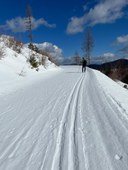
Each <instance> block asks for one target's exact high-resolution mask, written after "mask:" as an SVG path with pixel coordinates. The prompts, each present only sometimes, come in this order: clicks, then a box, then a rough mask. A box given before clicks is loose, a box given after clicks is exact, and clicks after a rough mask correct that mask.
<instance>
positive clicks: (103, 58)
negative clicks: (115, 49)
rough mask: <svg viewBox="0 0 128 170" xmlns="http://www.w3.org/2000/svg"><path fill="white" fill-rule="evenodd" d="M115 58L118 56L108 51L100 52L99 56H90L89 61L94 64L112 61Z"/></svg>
mask: <svg viewBox="0 0 128 170" xmlns="http://www.w3.org/2000/svg"><path fill="white" fill-rule="evenodd" d="M116 59H118V57H117V56H116V55H115V54H114V53H110V52H108V53H104V54H102V55H101V56H100V57H95V58H92V61H91V62H92V63H95V64H102V63H106V62H111V61H114V60H116Z"/></svg>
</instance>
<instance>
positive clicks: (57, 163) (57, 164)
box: [51, 75, 83, 170]
mask: <svg viewBox="0 0 128 170" xmlns="http://www.w3.org/2000/svg"><path fill="white" fill-rule="evenodd" d="M82 80H83V75H82V76H81V77H80V79H79V80H78V81H77V82H76V84H75V85H74V87H73V89H72V91H71V93H70V95H69V98H68V101H67V104H66V106H65V109H64V112H63V116H62V120H61V122H60V127H59V131H58V136H57V144H56V149H55V154H54V157H53V162H52V167H51V170H61V169H62V168H61V166H62V162H61V161H62V155H63V153H62V149H63V147H64V146H63V145H64V143H63V142H64V136H65V130H66V124H67V122H66V121H67V119H68V117H69V114H70V112H69V111H70V106H71V102H72V100H73V97H74V94H75V95H78V94H76V89H77V88H78V87H79V86H80V84H81V81H82Z"/></svg>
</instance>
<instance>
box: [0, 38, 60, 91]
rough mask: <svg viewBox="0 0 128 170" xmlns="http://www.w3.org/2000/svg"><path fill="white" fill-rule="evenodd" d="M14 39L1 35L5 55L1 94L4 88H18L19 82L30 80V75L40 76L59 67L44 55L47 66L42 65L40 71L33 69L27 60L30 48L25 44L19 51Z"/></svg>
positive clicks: (0, 64) (1, 60) (0, 72)
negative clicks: (13, 42)
mask: <svg viewBox="0 0 128 170" xmlns="http://www.w3.org/2000/svg"><path fill="white" fill-rule="evenodd" d="M12 41H13V37H10V36H6V35H1V36H0V51H2V52H3V56H0V82H1V83H0V94H1V92H3V89H4V91H7V89H11V88H10V87H9V86H12V88H16V84H17V83H18V84H20V83H21V81H24V82H25V81H28V79H27V78H28V77H29V78H30V77H33V76H38V75H39V74H42V72H46V71H47V70H53V69H57V67H56V66H55V64H53V63H52V62H50V61H49V60H48V58H47V57H46V56H44V57H45V67H44V66H43V65H40V66H39V68H38V72H37V71H36V69H34V68H33V69H32V68H31V67H32V66H31V65H30V63H29V62H28V61H27V60H28V58H29V53H30V50H29V49H28V48H27V47H25V46H24V45H23V47H22V48H21V52H20V53H17V52H16V51H15V50H14V49H13V46H12V45H11V43H12ZM36 58H37V59H38V60H39V59H40V58H41V55H40V54H37V53H36ZM20 80H21V81H20ZM13 82H15V83H13Z"/></svg>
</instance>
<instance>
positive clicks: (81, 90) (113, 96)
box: [0, 66, 128, 170]
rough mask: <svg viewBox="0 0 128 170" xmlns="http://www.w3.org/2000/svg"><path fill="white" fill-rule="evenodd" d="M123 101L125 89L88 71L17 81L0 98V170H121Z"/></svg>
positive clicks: (127, 137)
mask: <svg viewBox="0 0 128 170" xmlns="http://www.w3.org/2000/svg"><path fill="white" fill-rule="evenodd" d="M35 74H36V73H35ZM30 75H32V74H30ZM3 79H4V78H3ZM1 81H3V80H1ZM16 81H17V80H16ZM16 81H15V80H14V79H13V84H12V86H13V85H15V83H16ZM20 82H21V80H20ZM25 82H28V83H25ZM9 89H10V87H8V88H7V90H9ZM127 103H128V91H127V90H126V89H124V88H122V87H121V86H120V85H118V84H117V83H116V82H114V81H112V80H111V79H109V78H108V77H106V76H105V75H103V74H102V73H100V72H99V71H96V70H92V69H89V68H87V70H86V73H81V68H80V67H79V66H78V67H77V66H63V67H62V68H61V69H54V71H52V70H51V71H48V72H44V73H43V74H41V73H40V74H36V76H26V77H22V83H21V85H20V87H19V86H17V89H16V90H14V91H11V93H10V92H9V91H8V93H6V95H4V94H3V95H0V170H17V169H18V170H115V169H116V170H127V169H128V106H127Z"/></svg>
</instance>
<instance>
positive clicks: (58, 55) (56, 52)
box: [35, 42, 63, 63]
mask: <svg viewBox="0 0 128 170" xmlns="http://www.w3.org/2000/svg"><path fill="white" fill-rule="evenodd" d="M35 45H36V46H37V47H38V48H39V49H42V50H44V51H46V52H48V53H49V54H50V55H51V56H52V57H53V58H54V60H55V61H56V62H57V63H61V62H62V60H63V51H62V49H60V48H59V47H57V46H56V45H53V44H52V43H48V42H44V43H41V44H35Z"/></svg>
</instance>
